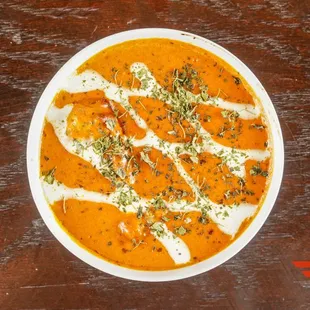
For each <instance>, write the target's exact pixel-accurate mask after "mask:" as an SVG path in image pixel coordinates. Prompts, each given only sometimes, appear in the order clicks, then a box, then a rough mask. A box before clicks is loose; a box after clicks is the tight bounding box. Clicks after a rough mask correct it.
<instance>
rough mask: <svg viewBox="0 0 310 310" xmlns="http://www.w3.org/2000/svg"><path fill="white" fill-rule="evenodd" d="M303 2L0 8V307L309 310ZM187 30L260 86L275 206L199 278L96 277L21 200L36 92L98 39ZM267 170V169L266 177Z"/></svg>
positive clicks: (308, 37) (220, 0)
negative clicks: (278, 147)
mask: <svg viewBox="0 0 310 310" xmlns="http://www.w3.org/2000/svg"><path fill="white" fill-rule="evenodd" d="M309 13H310V1H309V0H303V1H301V0H298V1H296V0H268V1H267V0H243V1H241V0H239V1H238V0H208V1H203V0H196V1H185V0H184V1H163V0H161V1H159V0H158V1H155V0H154V1H142V0H140V1H139V0H137V1H133V0H132V1H125V0H124V1H120V0H118V1H116V0H115V1H90V0H78V1H64V0H59V1H35V0H28V1H24V0H19V1H17V0H15V1H14V0H6V1H4V0H2V1H1V3H0V47H1V50H0V68H1V69H0V85H1V86H0V87H1V88H0V89H1V92H0V124H1V126H0V128H1V129H0V133H1V134H0V139H1V140H0V141H1V150H0V164H1V168H0V169H1V170H0V188H1V192H0V201H1V207H0V211H1V213H0V251H1V257H0V266H1V269H0V309H79V310H82V309H93V310H94V309H200V308H213V309H310V278H306V277H305V276H304V275H303V274H302V272H301V270H300V269H297V268H295V267H294V265H293V264H292V261H294V260H308V261H309V260H310V204H309V200H310V182H309V179H310V156H309V154H310V152H309V147H310V143H309V142H310V141H309V140H310V130H309V128H310V125H309V124H310V73H309V72H310V57H309V56H310V55H309V48H310V23H309V20H310V15H309ZM142 27H167V28H176V29H181V30H187V31H189V32H193V33H196V34H198V35H201V36H204V37H206V38H208V39H211V40H213V41H214V42H216V43H219V44H221V45H222V46H224V47H225V48H227V49H228V50H230V51H231V52H233V53H234V54H235V55H237V56H238V57H239V58H240V59H241V60H242V61H244V62H245V63H246V64H247V65H248V66H249V67H250V69H252V70H253V72H254V73H255V74H256V75H257V77H258V78H259V79H260V80H261V82H262V83H263V85H264V86H265V88H266V90H267V91H268V93H269V94H270V96H271V98H272V100H273V103H274V105H275V108H276V110H277V112H278V115H279V118H280V122H281V126H282V130H283V135H284V139H285V152H286V154H285V162H286V163H285V173H284V179H283V183H282V188H281V192H280V194H279V197H278V200H277V202H276V205H275V206H274V208H273V211H272V213H271V215H270V217H269V218H268V220H267V222H266V223H265V225H264V226H263V228H262V229H261V230H260V232H259V233H258V235H257V236H256V237H255V238H254V239H253V240H252V241H251V242H250V243H249V245H248V246H247V247H246V248H245V249H243V250H242V251H241V252H240V253H239V254H238V255H236V256H235V257H234V258H232V259H231V260H229V261H228V262H227V263H225V264H223V265H222V266H220V267H218V268H216V269H214V270H212V271H210V272H208V273H205V274H202V275H199V276H196V277H193V278H190V279H186V280H182V281H176V282H170V283H140V282H134V281H127V280H123V279H119V278H116V277H113V276H110V275H107V274H105V273H103V272H100V271H98V270H95V269H94V268H92V267H90V266H88V265H86V264H85V263H83V262H82V261H80V260H78V259H77V258H76V257H74V256H73V255H72V254H71V253H69V252H68V251H67V250H66V249H65V248H64V247H63V246H62V245H61V244H60V243H59V242H58V241H56V239H55V238H54V237H53V236H52V234H51V233H50V232H49V230H48V229H47V228H46V226H45V224H44V223H43V221H42V219H41V218H40V216H39V214H38V211H37V209H36V207H35V204H34V202H33V200H32V197H31V194H30V190H29V186H28V181H27V173H26V140H27V132H28V128H29V123H30V119H31V116H32V113H33V111H34V108H35V106H36V103H37V101H38V99H39V96H40V94H41V93H42V91H43V89H44V88H45V86H46V85H47V83H48V81H49V80H50V79H51V78H52V77H53V75H54V74H55V73H56V72H57V70H58V69H59V68H60V67H61V66H62V65H63V64H64V63H65V62H66V61H67V60H68V59H69V58H70V57H71V56H72V55H74V54H75V53H76V52H77V51H79V50H80V49H82V48H83V47H85V46H86V45H88V44H90V43H92V42H94V41H95V40H97V39H100V38H103V37H105V36H107V35H110V34H113V33H116V32H119V31H123V30H127V29H134V28H142ZM275 173H277V172H275Z"/></svg>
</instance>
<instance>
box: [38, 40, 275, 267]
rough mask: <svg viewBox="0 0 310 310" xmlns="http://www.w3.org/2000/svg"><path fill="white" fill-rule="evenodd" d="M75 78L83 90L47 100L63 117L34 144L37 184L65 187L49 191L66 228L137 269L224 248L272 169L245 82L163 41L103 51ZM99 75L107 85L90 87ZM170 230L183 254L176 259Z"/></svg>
mask: <svg viewBox="0 0 310 310" xmlns="http://www.w3.org/2000/svg"><path fill="white" fill-rule="evenodd" d="M133 64H138V65H137V68H138V69H137V70H136V71H134V70H133ZM139 66H140V67H139ZM83 74H84V75H83ZM81 75H83V76H85V80H84V79H83V78H81V79H80V80H79V81H80V85H79V87H80V88H79V87H76V88H75V90H74V91H72V89H68V88H64V89H63V90H61V91H59V92H58V94H57V95H56V96H55V98H54V99H53V102H52V106H53V108H54V111H56V112H57V113H62V111H65V110H64V109H66V108H68V109H69V108H70V110H68V111H70V112H69V113H68V114H67V115H66V118H65V121H64V119H62V120H61V121H57V120H56V116H55V115H56V114H55V113H56V112H54V114H53V116H48V115H47V118H46V122H45V125H44V130H43V134H42V145H41V161H40V171H41V176H42V178H41V179H42V183H43V184H46V185H47V186H53V190H54V191H57V190H58V189H60V188H61V190H62V191H63V192H62V194H60V196H59V197H61V198H59V199H56V200H50V199H49V195H48V193H47V194H46V197H47V200H48V201H49V202H50V205H51V208H52V210H53V212H54V214H55V217H56V218H57V220H58V221H59V223H60V224H61V225H62V227H63V228H64V229H65V230H66V231H67V232H68V234H69V235H70V236H71V237H72V238H73V239H74V240H75V241H76V242H77V243H78V244H80V245H81V246H83V247H85V248H86V249H88V250H89V251H91V252H92V253H95V254H96V255H98V256H100V257H102V258H104V259H106V260H108V261H110V262H113V263H115V264H118V265H121V266H125V267H129V268H134V269H143V270H167V269H174V268H178V267H182V266H185V265H190V264H194V263H197V262H200V261H202V260H205V259H207V258H209V257H211V256H213V255H214V254H216V253H218V252H220V251H222V250H223V249H224V248H225V247H227V246H228V245H229V244H231V243H232V242H233V241H234V240H235V239H236V238H237V237H238V236H239V235H240V234H241V233H242V232H243V231H244V230H245V229H246V227H247V226H248V225H249V224H250V222H251V220H252V219H253V218H254V216H255V214H256V213H257V211H258V210H259V206H260V205H261V203H262V200H263V198H264V195H265V192H266V188H267V184H268V178H269V175H270V164H271V163H270V155H269V156H268V150H269V148H270V146H269V145H268V139H269V137H268V124H266V122H265V120H264V115H263V114H262V112H259V113H257V114H256V115H252V114H253V113H252V114H251V113H250V112H249V113H247V114H246V113H245V112H244V111H243V110H244V109H245V110H248V109H251V108H253V109H254V108H255V107H258V106H259V103H257V100H256V99H255V96H254V94H253V92H252V90H251V89H250V88H249V86H248V84H247V83H246V81H245V80H244V79H243V77H242V76H240V75H239V73H238V72H236V71H235V70H234V69H233V68H232V67H231V66H229V65H228V64H227V63H225V62H224V61H223V60H221V59H220V58H218V57H216V56H215V55H213V54H211V53H210V52H207V51H205V50H203V49H200V48H198V47H195V46H192V45H189V44H186V43H182V42H178V41H172V40H168V39H145V40H135V41H128V42H125V43H122V44H119V45H115V46H112V47H109V48H107V49H105V50H103V51H101V52H100V53H98V54H97V55H95V56H93V57H92V58H90V59H89V60H87V61H86V62H85V63H84V64H83V65H82V66H81V67H79V68H78V69H77V72H76V73H75V76H76V77H78V76H81ZM92 76H93V77H92ZM96 77H98V79H103V80H102V81H103V82H102V85H103V86H102V87H101V86H100V85H101V84H100V83H99V82H98V83H97V82H96V83H97V84H96V85H95V84H94V85H93V86H89V85H92V84H91V83H93V82H94V81H93V80H94V79H95V78H96ZM100 81H101V80H100ZM154 81H155V82H154ZM153 82H154V83H156V85H155V84H154V83H153ZM152 83H153V84H152ZM104 85H106V86H104ZM109 85H110V87H109ZM83 87H84V88H83ZM112 89H116V92H115V93H112ZM117 92H119V93H117ZM111 94H112V95H111ZM122 96H124V97H122ZM117 98H120V100H118V99H117ZM122 98H123V99H122ZM230 104H231V107H230ZM238 105H240V106H241V105H242V106H245V108H244V109H241V110H240V109H239V110H238ZM235 107H237V108H235ZM249 111H250V110H249ZM255 111H257V110H255ZM57 115H58V114H57ZM59 115H60V114H59ZM59 119H60V118H59ZM62 124H64V125H63V126H65V128H63V129H62V127H61V126H62ZM61 130H63V131H61ZM61 132H63V133H64V134H63V135H62V134H61ZM66 141H67V142H66ZM68 141H69V142H68ZM70 141H71V142H72V145H68V143H71V142H70ZM65 143H67V144H65ZM249 150H250V151H251V152H248V151H249ZM266 152H267V153H266ZM265 153H266V154H267V155H266V156H265V155H264V156H263V155H262V154H265ZM227 154H228V155H227ZM229 154H232V155H231V158H230V157H229V156H230V155H229ZM234 154H237V155H238V156H239V155H240V156H239V157H238V156H237V155H236V158H235V157H234ZM253 154H254V155H253ZM256 154H259V156H258V155H256ZM242 156H244V158H243V157H242ZM240 158H241V159H240ZM242 173H243V174H242ZM73 192H74V194H72V193H73ZM81 193H82V194H81ZM72 195H73V196H72ZM74 195H75V196H74ZM109 195H112V196H113V195H114V196H113V197H114V198H113V199H114V200H113V199H112V198H111V199H109V198H106V202H104V201H105V200H104V199H105V197H109ZM112 196H111V197H112ZM87 197H90V198H89V199H88V198H87ZM179 206H180V207H179ZM242 207H244V208H245V209H246V210H254V211H251V213H249V214H251V215H250V216H244V218H242V220H239V221H240V225H234V223H235V220H234V218H233V220H232V221H228V218H229V216H230V214H231V216H234V215H233V213H230V209H233V208H235V209H236V210H237V211H236V212H239V211H238V208H242ZM213 208H217V210H218V211H217V212H215V211H213ZM250 208H252V209H250ZM240 210H241V209H240ZM240 214H241V211H240ZM225 217H227V219H226V218H225ZM217 218H218V220H217ZM237 220H238V219H237V217H236V221H237ZM228 222H229V223H228ZM221 223H223V224H222V225H221ZM163 227H165V228H164V229H163ZM233 229H235V230H234V231H233ZM167 231H169V232H170V235H169V236H170V238H171V237H172V239H171V240H170V241H169V242H176V241H177V242H179V241H178V240H181V241H180V242H181V244H182V245H183V247H182V249H180V251H181V250H182V251H187V252H188V253H190V256H189V258H187V259H184V260H183V261H179V260H178V259H177V257H176V258H175V256H174V255H172V254H171V251H169V246H170V245H169V244H170V243H169V242H168V243H169V244H168V243H165V241H164V240H165V238H168V237H167V236H166V235H167ZM178 244H180V243H178ZM178 244H176V245H174V247H176V248H177V247H178V246H179V245H178ZM177 251H178V249H177Z"/></svg>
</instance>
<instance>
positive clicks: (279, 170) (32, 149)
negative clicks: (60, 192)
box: [27, 28, 284, 282]
mask: <svg viewBox="0 0 310 310" xmlns="http://www.w3.org/2000/svg"><path fill="white" fill-rule="evenodd" d="M146 38H167V39H172V40H178V41H182V42H185V43H190V44H192V45H195V46H198V47H201V48H203V49H205V50H207V51H210V52H211V53H213V54H215V55H216V56H218V57H220V58H222V59H223V60H224V61H225V62H227V63H228V64H229V65H231V66H232V67H233V68H235V69H236V70H237V71H239V72H240V74H241V76H242V77H243V78H244V79H245V80H246V81H247V83H248V84H249V85H250V86H251V87H252V89H253V91H254V92H255V94H256V96H257V97H258V98H259V99H260V101H261V104H262V106H263V108H264V111H265V114H266V117H267V121H268V122H269V125H270V129H271V136H272V140H273V153H272V156H273V160H272V162H273V173H272V177H271V180H270V184H269V189H268V192H267V195H266V197H265V200H264V202H263V204H262V206H261V207H260V210H259V211H258V213H257V214H256V216H255V218H254V219H253V221H252V222H251V224H250V225H249V227H248V228H247V229H246V230H245V231H244V232H243V233H242V234H241V235H240V236H239V237H238V238H237V239H236V240H235V241H234V242H233V243H232V244H230V245H229V246H228V247H226V248H225V249H224V250H222V251H221V252H219V253H217V254H215V255H214V256H212V257H210V258H208V259H206V260H204V261H202V262H199V263H197V264H194V265H191V266H185V267H181V268H178V269H172V270H164V271H143V270H136V269H130V268H126V267H122V266H118V265H115V264H113V263H111V262H109V261H107V260H105V259H102V258H99V257H98V256H96V255H95V254H92V253H91V252H89V251H88V250H86V249H85V248H83V247H82V246H80V245H79V244H78V243H77V242H76V241H74V240H73V239H72V237H70V236H69V235H68V234H67V233H66V232H65V231H64V230H63V229H62V228H61V226H60V225H59V223H58V222H57V220H56V219H55V217H54V215H53V212H52V210H51V208H50V207H49V205H48V203H47V201H46V199H45V197H44V193H43V189H42V187H41V184H40V174H39V162H40V144H41V132H42V129H43V124H44V117H45V114H46V112H47V109H48V107H49V105H50V103H51V98H53V97H54V95H55V94H56V92H57V91H58V90H59V89H60V85H62V82H63V81H64V80H65V78H66V77H67V76H68V75H69V74H70V73H72V72H74V71H75V70H76V69H77V68H78V67H79V66H80V65H81V64H82V63H83V62H84V61H86V60H87V59H89V58H90V57H92V56H93V55H95V54H97V53H98V52H100V51H101V50H103V49H105V48H107V47H109V46H113V45H116V44H119V43H122V42H125V41H130V40H136V39H146ZM283 169H284V145H283V137H282V132H281V127H280V123H279V120H278V117H277V114H276V111H275V108H274V106H273V104H272V102H271V99H270V98H269V96H268V94H267V92H266V91H265V89H264V87H263V86H262V84H261V83H260V81H259V80H258V79H257V78H256V76H255V75H254V73H252V71H251V70H250V69H249V68H248V67H247V66H246V65H245V64H244V63H243V62H242V61H241V60H239V59H238V58H237V57H236V56H234V55H233V54H232V53H230V52H229V51H227V50H226V49H225V48H223V47H222V46H220V45H218V44H216V43H214V42H212V41H210V40H208V39H205V38H203V37H201V36H198V35H195V34H192V33H189V32H185V31H180V30H174V29H166V28H142V29H134V30H128V31H123V32H119V33H116V34H113V35H110V36H108V37H105V38H102V39H100V40H98V41H96V42H94V43H92V44H90V45H88V46H86V47H85V48H84V49H82V50H81V51H79V52H78V53H77V54H75V55H74V56H73V57H71V58H70V59H69V60H68V61H67V62H66V63H65V64H64V65H63V66H62V67H61V68H60V69H59V71H58V72H57V73H56V74H55V75H54V77H53V78H52V79H51V80H50V82H49V83H48V85H47V86H46V88H45V90H44V91H43V93H42V95H41V97H40V99H39V101H38V103H37V105H36V108H35V111H34V113H33V117H32V120H31V123H30V128H29V132H28V139H27V171H28V181H29V184H30V189H31V193H32V196H33V199H34V201H35V204H36V206H37V209H38V211H39V213H40V215H41V217H42V218H43V221H44V222H45V224H46V226H47V227H48V228H49V230H50V231H51V232H52V234H53V235H54V236H55V237H56V239H57V240H58V241H59V242H60V243H61V244H62V245H63V246H64V247H65V248H67V249H68V250H69V251H70V252H71V253H72V254H74V255H75V256H77V257H78V258H79V259H81V260H82V261H84V262H85V263H87V264H89V265H91V266H92V267H95V268H97V269H99V270H101V271H104V272H106V273H108V274H111V275H114V276H118V277H121V278H125V279H129V280H138V281H147V282H161V281H173V280H179V279H185V278H188V277H192V276H195V275H198V274H201V273H203V272H206V271H209V270H211V269H213V268H215V267H217V266H219V265H221V264H223V263H224V262H226V261H227V260H229V259H230V258H232V257H233V256H234V255H236V254H237V253H238V252H239V251H241V249H242V248H243V247H245V246H246V245H247V244H248V243H249V242H250V241H251V239H252V238H253V237H254V236H255V235H256V234H257V232H258V231H259V229H260V228H261V227H262V225H263V224H264V222H265V221H266V219H267V217H268V215H269V214H270V212H271V210H272V208H273V205H274V203H275V201H276V198H277V195H278V193H279V190H280V186H281V182H282V176H283Z"/></svg>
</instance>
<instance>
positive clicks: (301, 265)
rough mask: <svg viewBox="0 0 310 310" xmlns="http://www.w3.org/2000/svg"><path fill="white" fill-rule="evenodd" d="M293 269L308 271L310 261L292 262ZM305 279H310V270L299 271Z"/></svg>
mask: <svg viewBox="0 0 310 310" xmlns="http://www.w3.org/2000/svg"><path fill="white" fill-rule="evenodd" d="M293 264H294V266H295V267H297V268H300V269H306V268H308V269H310V261H293ZM301 272H302V273H303V275H304V276H305V277H306V278H310V270H302V271H301Z"/></svg>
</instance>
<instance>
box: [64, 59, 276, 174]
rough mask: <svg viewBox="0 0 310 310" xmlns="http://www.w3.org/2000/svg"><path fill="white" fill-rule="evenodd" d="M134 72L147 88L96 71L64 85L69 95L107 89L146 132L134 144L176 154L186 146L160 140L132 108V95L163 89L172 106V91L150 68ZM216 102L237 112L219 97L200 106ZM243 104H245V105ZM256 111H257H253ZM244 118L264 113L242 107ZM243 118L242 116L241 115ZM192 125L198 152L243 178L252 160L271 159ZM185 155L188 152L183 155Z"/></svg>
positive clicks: (139, 66) (140, 67) (138, 65)
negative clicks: (120, 82)
mask: <svg viewBox="0 0 310 310" xmlns="http://www.w3.org/2000/svg"><path fill="white" fill-rule="evenodd" d="M131 71H132V73H133V74H134V75H135V77H136V78H137V79H139V80H140V81H141V82H142V83H143V85H144V88H143V89H133V90H129V89H126V88H124V87H120V86H118V85H116V84H113V83H110V82H108V81H107V80H106V79H104V78H103V77H102V76H101V75H100V74H98V73H97V72H96V71H93V70H86V71H84V72H83V73H81V74H79V75H77V74H75V73H74V74H72V75H71V76H70V77H69V78H68V81H67V83H66V85H65V86H64V89H65V90H66V91H68V92H72V93H76V92H83V91H91V90H96V89H99V90H103V91H104V92H105V95H106V97H107V98H109V99H110V100H114V101H117V102H119V103H120V104H121V105H122V106H123V108H125V109H126V110H127V112H128V113H129V115H130V116H131V117H132V118H133V120H134V121H135V122H136V124H137V125H138V126H139V127H140V128H143V129H145V130H146V136H145V137H144V138H143V139H142V140H137V141H134V145H135V146H142V145H149V146H152V147H154V148H157V149H158V150H160V151H161V152H164V153H168V152H169V153H170V154H172V153H175V148H176V147H179V146H182V145H184V144H182V143H168V142H167V141H163V140H161V139H159V138H158V137H157V136H156V135H155V133H154V132H153V131H152V130H151V129H149V128H148V126H147V124H146V122H145V121H144V120H143V118H141V117H140V116H139V115H138V113H137V112H136V111H135V110H134V109H133V108H132V106H131V105H130V103H129V97H130V96H141V97H150V96H151V94H152V92H154V91H156V92H159V90H161V93H162V94H163V95H162V98H159V99H160V100H162V101H164V102H166V103H167V104H171V96H170V97H169V92H167V91H165V90H163V89H162V88H161V86H160V85H159V84H158V83H157V82H156V80H155V78H154V76H153V75H152V74H151V72H150V71H149V69H148V68H147V67H146V66H145V65H144V64H142V63H134V64H132V66H131ZM187 93H188V96H189V100H192V101H193V102H195V101H197V100H198V99H195V98H197V96H198V95H194V94H192V93H190V92H187ZM214 102H215V104H216V105H217V106H219V107H222V106H223V107H225V108H227V107H229V108H230V110H233V109H234V108H235V107H236V106H237V105H239V104H236V103H235V104H232V106H230V104H231V103H230V102H226V101H224V100H223V99H219V98H211V99H210V100H208V101H199V103H203V104H208V105H214ZM241 105H242V104H241ZM253 109H254V110H253ZM239 112H240V113H241V115H242V117H244V118H247V119H249V118H252V117H253V116H255V117H257V116H258V115H259V113H260V110H259V108H257V107H254V108H253V106H252V105H249V104H247V105H242V106H241V107H240V109H239ZM240 117H241V116H240ZM190 124H191V125H192V126H193V127H194V128H195V129H196V130H197V133H198V135H199V136H200V137H201V138H202V140H203V143H202V144H198V145H197V148H198V149H197V151H198V153H202V152H209V153H212V154H214V155H217V156H218V157H220V158H222V159H225V163H226V165H227V166H228V167H229V168H230V169H231V170H232V173H233V174H235V175H236V176H239V177H244V176H245V168H244V163H245V161H246V160H248V159H253V160H258V161H262V160H264V159H266V158H268V157H269V156H270V153H269V151H261V150H237V149H234V148H231V147H226V146H223V145H221V144H219V143H217V142H215V141H214V140H213V139H212V137H211V135H210V134H209V133H208V132H207V131H206V130H205V129H204V128H203V127H202V126H199V127H197V124H196V123H193V122H190ZM161 145H165V147H164V148H163V147H161ZM182 153H183V154H185V153H186V152H184V151H183V152H182Z"/></svg>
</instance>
